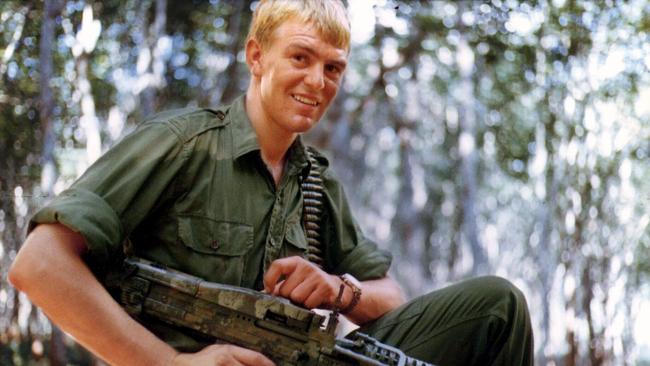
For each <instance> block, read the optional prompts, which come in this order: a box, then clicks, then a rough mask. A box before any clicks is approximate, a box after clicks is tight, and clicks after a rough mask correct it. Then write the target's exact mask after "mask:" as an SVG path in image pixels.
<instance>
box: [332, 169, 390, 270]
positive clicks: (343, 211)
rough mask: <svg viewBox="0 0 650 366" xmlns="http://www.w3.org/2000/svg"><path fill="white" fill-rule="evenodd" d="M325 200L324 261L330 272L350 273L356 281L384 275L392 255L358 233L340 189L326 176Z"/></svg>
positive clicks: (335, 182) (359, 230)
mask: <svg viewBox="0 0 650 366" xmlns="http://www.w3.org/2000/svg"><path fill="white" fill-rule="evenodd" d="M324 178H325V179H324V181H325V199H326V204H327V206H329V207H328V210H327V213H326V214H325V215H324V221H325V223H324V224H325V230H324V233H323V234H324V236H325V237H324V242H325V243H328V246H327V261H328V263H329V267H330V268H332V272H333V273H337V274H343V273H350V274H351V275H353V276H354V277H356V278H357V279H359V280H371V279H378V278H383V277H385V276H386V273H387V272H388V269H389V268H390V264H391V261H392V256H391V254H390V253H389V252H387V251H385V250H381V249H379V248H378V247H377V245H376V244H375V243H374V242H373V241H371V240H369V239H368V238H367V237H366V236H365V235H364V234H363V233H362V231H361V229H360V228H359V226H358V224H357V223H356V221H355V220H354V217H353V216H352V212H351V211H350V207H349V205H348V202H347V198H346V196H345V192H344V191H343V187H341V185H340V184H339V183H338V182H337V181H336V180H335V179H333V178H332V177H331V175H330V174H327V173H326V174H325V176H324Z"/></svg>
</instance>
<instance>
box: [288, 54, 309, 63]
mask: <svg viewBox="0 0 650 366" xmlns="http://www.w3.org/2000/svg"><path fill="white" fill-rule="evenodd" d="M291 59H293V60H294V61H295V62H297V63H300V64H304V63H305V62H307V56H305V55H303V54H295V55H293V56H291Z"/></svg>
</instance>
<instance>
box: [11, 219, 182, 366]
mask: <svg viewBox="0 0 650 366" xmlns="http://www.w3.org/2000/svg"><path fill="white" fill-rule="evenodd" d="M80 240H81V242H80ZM84 249H85V244H84V243H83V238H81V236H80V235H79V234H76V233H74V232H72V231H70V230H69V229H67V228H65V227H63V226H61V225H40V226H38V227H37V228H36V229H35V230H34V232H32V234H30V236H29V237H28V238H27V240H26V242H25V244H24V245H23V248H22V249H21V251H20V252H19V254H18V256H17V257H16V260H15V262H14V264H13V265H12V268H11V270H10V274H9V276H10V281H11V282H12V283H13V284H14V285H15V286H16V287H17V288H18V289H19V290H21V291H23V292H25V293H26V294H27V296H28V297H29V298H30V300H31V301H32V302H33V303H34V304H36V305H37V306H39V307H40V308H41V309H42V310H43V311H44V312H45V313H46V314H47V315H48V317H50V318H51V319H52V321H53V322H54V323H56V324H57V325H58V326H59V327H60V328H61V329H63V330H64V331H66V332H67V333H69V334H70V335H72V336H73V337H74V338H75V339H76V340H77V341H78V342H79V343H81V344H82V345H84V346H85V347H86V348H88V349H89V350H90V351H92V352H93V353H95V354H96V355H98V356H99V357H101V358H102V359H104V360H106V361H107V362H108V363H110V364H114V365H153V364H155V365H161V364H163V365H165V364H170V363H171V360H172V359H173V357H174V356H175V355H176V351H174V349H173V348H171V347H170V346H168V345H167V344H165V343H164V342H162V341H161V340H159V339H158V338H156V337H155V336H154V335H153V334H152V333H150V332H149V331H148V330H146V329H145V328H144V327H142V326H141V325H140V324H138V323H137V322H136V321H134V320H133V319H131V318H130V317H129V316H128V315H127V314H126V312H124V311H123V310H122V308H121V307H120V306H119V305H118V304H117V303H116V302H115V301H114V300H113V299H112V298H111V296H110V295H109V294H108V293H107V292H106V290H105V289H104V288H103V286H102V285H101V284H100V283H99V282H98V281H97V280H96V279H95V277H94V275H93V274H92V272H90V270H89V269H88V267H87V266H86V265H85V263H84V262H83V261H82V259H81V253H82V252H83V250H84Z"/></svg>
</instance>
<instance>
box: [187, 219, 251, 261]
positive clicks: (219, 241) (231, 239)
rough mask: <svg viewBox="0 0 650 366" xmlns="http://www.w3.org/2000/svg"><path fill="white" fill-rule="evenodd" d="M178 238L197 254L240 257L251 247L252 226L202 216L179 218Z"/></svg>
mask: <svg viewBox="0 0 650 366" xmlns="http://www.w3.org/2000/svg"><path fill="white" fill-rule="evenodd" d="M178 236H179V237H180V240H181V241H182V242H183V244H185V245H186V246H188V247H190V248H192V249H194V250H195V251H197V252H199V253H205V254H218V255H227V256H240V255H244V254H246V252H248V250H249V249H250V248H251V247H252V246H253V226H252V225H248V224H242V223H238V222H228V221H217V220H213V219H211V218H208V217H204V216H195V215H184V216H180V217H179V222H178Z"/></svg>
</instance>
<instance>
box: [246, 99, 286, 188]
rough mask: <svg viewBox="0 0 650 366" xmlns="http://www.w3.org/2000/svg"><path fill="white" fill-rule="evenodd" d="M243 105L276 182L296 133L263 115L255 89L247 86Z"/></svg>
mask: <svg viewBox="0 0 650 366" xmlns="http://www.w3.org/2000/svg"><path fill="white" fill-rule="evenodd" d="M244 105H245V108H246V114H247V115H248V118H249V119H250V121H251V124H252V126H253V130H255V135H256V136H257V142H258V143H259V145H260V150H261V155H262V160H263V161H264V163H265V164H266V166H267V167H268V169H269V171H270V172H271V174H272V175H273V179H274V180H275V183H276V184H278V183H279V182H280V179H281V178H282V173H283V172H284V163H285V161H286V159H287V151H288V150H289V147H291V144H293V142H294V141H295V139H296V138H297V137H298V134H297V133H294V132H289V131H285V130H282V129H280V128H278V126H277V125H275V123H274V122H273V121H271V120H270V119H269V118H268V116H266V115H265V113H264V110H263V108H262V104H261V100H260V98H259V94H257V93H256V92H255V89H253V88H249V90H248V92H247V93H246V100H245V103H244Z"/></svg>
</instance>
